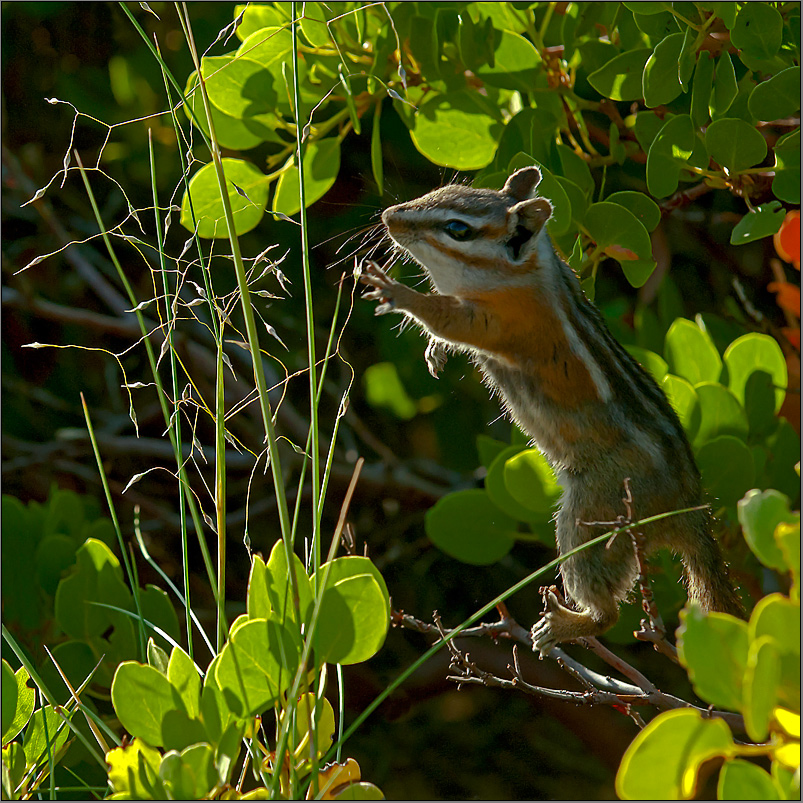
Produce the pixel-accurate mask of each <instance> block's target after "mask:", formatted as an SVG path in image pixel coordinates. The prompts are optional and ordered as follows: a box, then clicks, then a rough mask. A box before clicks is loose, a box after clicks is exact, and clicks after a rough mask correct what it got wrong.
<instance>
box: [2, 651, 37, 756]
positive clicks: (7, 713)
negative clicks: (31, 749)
mask: <svg viewBox="0 0 803 803" xmlns="http://www.w3.org/2000/svg"><path fill="white" fill-rule="evenodd" d="M29 680H30V675H29V674H28V670H27V669H26V668H25V667H24V666H21V667H20V668H19V669H18V670H17V671H16V672H14V671H13V670H12V669H11V666H10V665H9V663H8V662H7V661H6V660H5V658H4V659H3V683H2V690H3V744H4V745H6V744H8V743H9V742H10V741H11V740H12V739H13V738H14V737H15V736H16V735H17V734H18V733H19V732H20V731H21V730H22V729H23V728H24V727H25V726H26V725H27V724H28V720H30V718H31V715H32V714H33V709H34V706H35V704H36V692H35V691H34V690H33V688H31V687H30V686H29V685H28V681H29Z"/></svg>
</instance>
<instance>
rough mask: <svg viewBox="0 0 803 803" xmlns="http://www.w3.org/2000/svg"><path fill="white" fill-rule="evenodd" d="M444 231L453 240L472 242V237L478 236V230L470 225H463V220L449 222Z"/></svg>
mask: <svg viewBox="0 0 803 803" xmlns="http://www.w3.org/2000/svg"><path fill="white" fill-rule="evenodd" d="M443 230H444V231H445V232H446V233H447V234H448V235H449V236H450V237H451V238H452V239H453V240H470V239H471V238H472V237H476V236H477V232H476V230H475V229H472V228H471V226H469V225H468V223H463V221H462V220H447V221H446V223H445V224H444V226H443Z"/></svg>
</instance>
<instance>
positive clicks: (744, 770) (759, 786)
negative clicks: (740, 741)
mask: <svg viewBox="0 0 803 803" xmlns="http://www.w3.org/2000/svg"><path fill="white" fill-rule="evenodd" d="M783 799H784V798H782V797H781V795H780V793H779V790H778V787H777V786H776V784H775V781H773V779H772V776H771V775H770V774H769V773H768V772H767V771H766V770H765V769H763V768H762V767H759V766H758V765H757V764H753V763H751V762H750V761H745V760H744V759H741V758H734V759H731V760H730V761H726V762H725V764H724V765H723V767H722V769H721V770H720V772H719V780H718V781H717V800H783Z"/></svg>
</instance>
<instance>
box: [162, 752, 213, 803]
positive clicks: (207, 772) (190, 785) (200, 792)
mask: <svg viewBox="0 0 803 803" xmlns="http://www.w3.org/2000/svg"><path fill="white" fill-rule="evenodd" d="M214 759H215V753H214V751H213V749H212V747H211V746H210V745H208V744H194V745H191V746H189V747H187V748H186V749H185V750H182V751H181V753H178V752H177V751H175V750H171V751H170V752H168V753H166V754H165V755H164V756H163V757H162V761H161V763H160V765H159V777H160V778H161V779H162V781H163V783H164V785H165V788H166V789H167V790H168V792H169V795H170V796H169V799H170V800H203V799H204V798H205V797H207V796H208V795H209V792H211V791H212V789H213V788H214V786H215V783H216V782H218V780H219V779H218V777H217V770H216V769H215V764H214Z"/></svg>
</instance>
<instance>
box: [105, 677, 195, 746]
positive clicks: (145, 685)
mask: <svg viewBox="0 0 803 803" xmlns="http://www.w3.org/2000/svg"><path fill="white" fill-rule="evenodd" d="M111 695H112V705H114V710H115V713H116V714H117V718H118V719H119V720H120V724H121V725H122V726H123V727H124V728H125V729H126V730H127V731H128V732H129V733H130V734H131V735H132V736H139V737H140V738H142V739H144V740H145V741H146V742H147V743H148V744H149V745H152V746H154V747H161V746H162V745H163V743H164V742H163V735H162V723H163V721H164V718H165V716H166V714H167V713H168V712H170V711H182V712H183V713H185V714H186V713H187V711H186V708H185V706H184V703H183V701H182V699H181V695H180V694H179V692H178V690H177V689H175V688H174V687H173V685H172V684H171V683H170V681H169V680H168V679H167V678H166V677H165V676H164V675H163V674H162V673H161V672H159V670H157V669H154V668H153V667H152V666H146V665H145V664H140V663H138V662H137V661H124V662H123V663H122V664H120V666H118V667H117V671H116V672H115V673H114V680H113V681H112V688H111Z"/></svg>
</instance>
